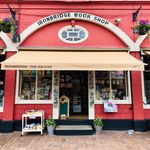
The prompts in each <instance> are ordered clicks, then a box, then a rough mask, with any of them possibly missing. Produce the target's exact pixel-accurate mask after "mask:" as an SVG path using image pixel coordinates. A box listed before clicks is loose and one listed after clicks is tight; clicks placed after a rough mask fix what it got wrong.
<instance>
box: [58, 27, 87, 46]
mask: <svg viewBox="0 0 150 150" xmlns="http://www.w3.org/2000/svg"><path fill="white" fill-rule="evenodd" d="M58 37H59V39H60V40H62V41H63V42H66V43H72V44H76V43H81V42H83V41H85V40H86V39H87V38H88V31H87V30H86V29H85V28H83V27H81V26H78V25H76V26H75V27H72V26H65V27H63V28H61V29H60V30H59V32H58Z"/></svg>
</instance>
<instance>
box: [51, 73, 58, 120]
mask: <svg viewBox="0 0 150 150" xmlns="http://www.w3.org/2000/svg"><path fill="white" fill-rule="evenodd" d="M54 72H55V71H53V78H52V79H53V80H52V81H53V82H52V83H53V84H52V86H53V88H52V90H53V91H54V88H56V89H58V103H57V107H55V104H54V101H53V115H52V116H53V119H59V114H60V109H59V107H60V106H59V83H60V81H59V71H58V75H57V76H58V81H57V82H58V85H54V82H55V81H54V80H55V78H54ZM53 96H54V93H53ZM53 100H54V97H53Z"/></svg>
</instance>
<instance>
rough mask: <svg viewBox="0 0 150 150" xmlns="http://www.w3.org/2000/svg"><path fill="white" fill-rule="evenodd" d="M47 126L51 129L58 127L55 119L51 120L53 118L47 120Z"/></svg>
mask: <svg viewBox="0 0 150 150" xmlns="http://www.w3.org/2000/svg"><path fill="white" fill-rule="evenodd" d="M45 124H46V125H47V126H51V127H55V126H56V123H55V120H54V119H51V118H49V119H46V122H45Z"/></svg>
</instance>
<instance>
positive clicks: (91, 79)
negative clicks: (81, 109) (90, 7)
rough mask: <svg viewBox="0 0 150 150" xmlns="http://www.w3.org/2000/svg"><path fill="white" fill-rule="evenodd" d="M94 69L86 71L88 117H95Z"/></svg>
mask: <svg viewBox="0 0 150 150" xmlns="http://www.w3.org/2000/svg"><path fill="white" fill-rule="evenodd" d="M94 98H95V96H94V71H89V72H88V105H89V106H88V107H89V111H88V112H89V117H88V118H89V119H91V120H92V119H95V111H94Z"/></svg>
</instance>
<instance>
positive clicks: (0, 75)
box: [0, 54, 6, 107]
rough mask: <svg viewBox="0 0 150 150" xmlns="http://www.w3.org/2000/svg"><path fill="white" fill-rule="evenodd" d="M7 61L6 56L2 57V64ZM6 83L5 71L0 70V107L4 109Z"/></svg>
mask: <svg viewBox="0 0 150 150" xmlns="http://www.w3.org/2000/svg"><path fill="white" fill-rule="evenodd" d="M5 59H6V55H5V54H1V55H0V62H2V61H4V60H5ZM4 81H5V71H4V70H0V107H3V103H4Z"/></svg>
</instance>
